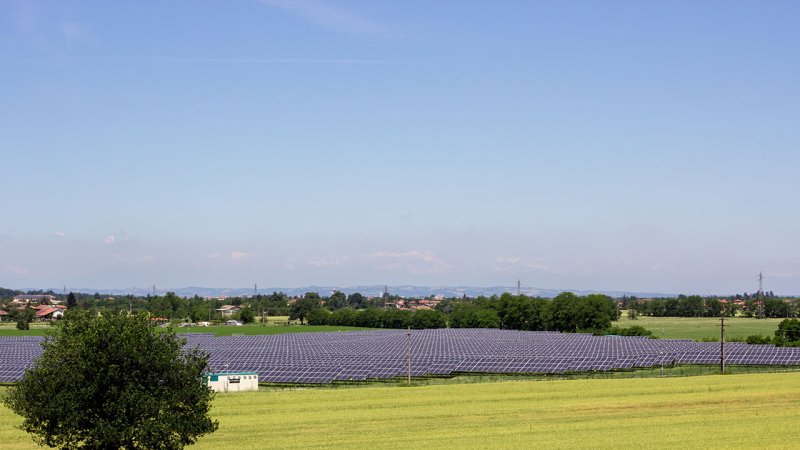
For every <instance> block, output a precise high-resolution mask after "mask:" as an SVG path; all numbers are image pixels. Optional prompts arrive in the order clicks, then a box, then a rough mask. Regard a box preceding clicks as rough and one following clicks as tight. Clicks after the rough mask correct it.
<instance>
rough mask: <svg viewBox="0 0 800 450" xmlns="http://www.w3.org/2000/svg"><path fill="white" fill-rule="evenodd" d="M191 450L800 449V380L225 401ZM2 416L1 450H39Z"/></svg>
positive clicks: (707, 379)
mask: <svg viewBox="0 0 800 450" xmlns="http://www.w3.org/2000/svg"><path fill="white" fill-rule="evenodd" d="M212 415H213V416H214V417H215V418H216V419H218V420H219V423H220V428H219V430H218V431H217V432H216V433H213V434H211V435H209V436H205V437H203V438H201V439H200V442H199V443H198V444H197V445H195V446H194V447H192V448H196V449H209V450H210V449H214V450H219V449H223V450H224V449H243V448H259V449H261V448H275V449H285V448H348V449H350V448H355V449H359V448H369V449H381V448H391V449H408V448H431V449H437V448H447V449H454V448H458V449H461V448H467V449H486V448H581V449H585V448H643V447H646V448H742V449H745V448H746V449H752V448H787V449H788V448H796V447H797V442H798V441H800V427H798V426H797V424H798V423H800V374H798V373H797V372H790V373H771V374H741V375H722V376H720V375H710V376H699V377H686V378H645V379H608V380H561V381H508V382H499V383H479V384H454V385H434V386H412V387H398V386H381V387H361V388H324V389H293V390H269V389H262V390H261V391H259V392H252V393H236V394H219V395H217V397H216V399H215V401H214V407H213V410H212ZM19 422H20V418H19V417H17V416H15V415H13V414H12V413H11V412H10V411H9V410H8V409H6V408H5V407H0V442H1V443H2V447H3V448H4V449H32V448H36V446H35V445H34V444H33V441H32V440H31V439H30V438H29V437H28V436H27V435H26V434H25V433H23V432H22V431H20V430H18V429H16V428H14V426H15V425H17V424H18V423H19Z"/></svg>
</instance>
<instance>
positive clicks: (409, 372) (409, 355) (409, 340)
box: [406, 327, 411, 386]
mask: <svg viewBox="0 0 800 450" xmlns="http://www.w3.org/2000/svg"><path fill="white" fill-rule="evenodd" d="M406 336H407V337H408V385H409V386H411V327H408V332H406Z"/></svg>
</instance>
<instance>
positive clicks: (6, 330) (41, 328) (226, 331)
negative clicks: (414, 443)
mask: <svg viewBox="0 0 800 450" xmlns="http://www.w3.org/2000/svg"><path fill="white" fill-rule="evenodd" d="M31 325H32V326H31V329H30V330H17V328H16V326H15V324H3V325H2V326H0V336H44V335H45V332H46V331H47V330H50V329H52V328H53V327H51V326H49V325H46V324H44V325H40V324H31ZM367 329H368V328H357V327H340V326H329V325H278V324H273V323H271V324H268V325H261V324H251V325H243V326H240V327H236V326H227V325H217V326H210V327H187V328H179V327H175V331H176V332H178V333H211V334H214V335H216V336H231V335H234V334H241V335H258V334H283V333H307V332H319V331H328V332H332V331H352V330H367Z"/></svg>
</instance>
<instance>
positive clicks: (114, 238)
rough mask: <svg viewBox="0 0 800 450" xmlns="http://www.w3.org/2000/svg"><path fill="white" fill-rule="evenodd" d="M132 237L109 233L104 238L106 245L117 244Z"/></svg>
mask: <svg viewBox="0 0 800 450" xmlns="http://www.w3.org/2000/svg"><path fill="white" fill-rule="evenodd" d="M129 240H130V237H128V235H123V236H118V235H115V234H109V235H108V236H106V237H105V238H104V239H103V243H104V244H106V245H116V244H120V243H122V242H128V241H129Z"/></svg>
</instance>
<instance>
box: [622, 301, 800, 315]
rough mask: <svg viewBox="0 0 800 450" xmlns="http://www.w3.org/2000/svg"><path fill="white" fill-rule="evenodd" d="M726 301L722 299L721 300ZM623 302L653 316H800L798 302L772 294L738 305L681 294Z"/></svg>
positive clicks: (635, 310) (636, 311) (634, 310)
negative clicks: (672, 296) (673, 296)
mask: <svg viewBox="0 0 800 450" xmlns="http://www.w3.org/2000/svg"><path fill="white" fill-rule="evenodd" d="M723 300H725V301H723ZM623 303H624V305H625V307H626V308H627V309H628V310H629V311H633V313H634V314H633V315H634V317H635V315H637V314H641V315H645V316H652V317H720V316H725V317H734V316H736V315H739V314H740V315H742V316H744V317H772V318H790V317H797V316H798V315H800V303H798V302H797V301H792V300H787V299H782V298H777V297H774V296H762V297H755V296H748V297H747V299H740V302H739V303H741V304H738V303H735V302H734V301H733V300H731V299H720V298H718V297H701V296H699V295H690V296H685V295H680V296H678V297H677V298H654V299H647V300H640V299H636V298H635V297H633V298H628V299H625V300H624V302H623Z"/></svg>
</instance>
